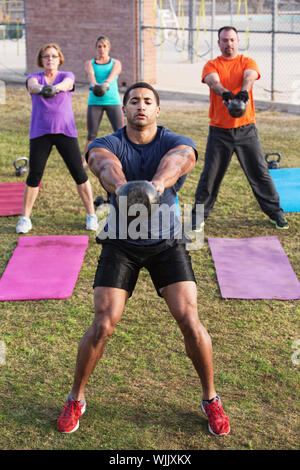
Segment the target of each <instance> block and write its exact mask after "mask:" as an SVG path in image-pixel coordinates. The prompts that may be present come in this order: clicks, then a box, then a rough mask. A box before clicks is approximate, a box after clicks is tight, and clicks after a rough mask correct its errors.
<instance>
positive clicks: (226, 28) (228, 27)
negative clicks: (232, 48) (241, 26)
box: [218, 26, 238, 39]
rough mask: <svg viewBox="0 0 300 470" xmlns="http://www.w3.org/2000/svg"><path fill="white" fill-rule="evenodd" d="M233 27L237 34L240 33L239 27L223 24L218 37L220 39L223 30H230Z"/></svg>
mask: <svg viewBox="0 0 300 470" xmlns="http://www.w3.org/2000/svg"><path fill="white" fill-rule="evenodd" d="M231 29H232V30H233V31H235V32H236V35H238V32H237V29H236V28H235V27H234V26H222V28H220V29H219V31H218V39H220V34H221V32H222V31H230V30H231Z"/></svg>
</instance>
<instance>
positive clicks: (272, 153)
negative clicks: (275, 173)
mask: <svg viewBox="0 0 300 470" xmlns="http://www.w3.org/2000/svg"><path fill="white" fill-rule="evenodd" d="M270 155H277V157H278V158H277V160H268V158H269V156H270ZM265 159H266V162H267V163H270V161H273V162H278V163H279V162H280V160H281V154H280V153H279V152H269V153H266V155H265Z"/></svg>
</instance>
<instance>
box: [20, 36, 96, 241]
mask: <svg viewBox="0 0 300 470" xmlns="http://www.w3.org/2000/svg"><path fill="white" fill-rule="evenodd" d="M63 62H64V56H63V54H62V52H61V49H60V47H59V46H58V45H57V44H46V45H45V46H44V47H42V48H41V49H40V50H39V52H38V55H37V65H38V66H39V67H42V68H43V69H44V71H43V72H38V73H32V74H30V75H28V77H27V79H26V86H27V89H28V91H29V93H30V95H31V99H32V114H31V122H30V132H29V138H30V155H29V173H28V177H27V180H26V185H25V191H24V201H23V212H22V216H21V217H20V220H19V222H18V225H17V228H16V232H17V233H27V232H29V230H31V228H32V224H31V220H30V215H31V211H32V208H33V205H34V203H35V200H36V198H37V195H38V191H39V184H40V182H41V179H42V176H43V173H44V169H45V166H46V163H47V160H48V157H49V155H50V152H51V149H52V147H53V145H55V146H56V148H57V150H58V152H59V153H60V155H61V156H62V158H63V159H64V161H65V164H66V166H67V168H68V170H69V171H70V173H71V175H72V178H73V179H74V181H75V183H76V185H77V190H78V194H79V196H80V198H81V200H82V202H83V204H84V207H85V209H86V212H87V219H86V229H87V230H97V227H98V221H97V216H96V214H95V210H94V203H93V194H92V188H91V184H90V182H89V180H88V177H87V174H86V172H85V169H84V168H83V164H82V158H81V152H80V149H79V144H78V134H77V129H76V126H75V119H74V113H73V109H72V92H73V91H74V86H75V85H74V83H75V79H74V75H73V73H72V72H60V71H59V70H58V68H59V66H60V65H62V64H63Z"/></svg>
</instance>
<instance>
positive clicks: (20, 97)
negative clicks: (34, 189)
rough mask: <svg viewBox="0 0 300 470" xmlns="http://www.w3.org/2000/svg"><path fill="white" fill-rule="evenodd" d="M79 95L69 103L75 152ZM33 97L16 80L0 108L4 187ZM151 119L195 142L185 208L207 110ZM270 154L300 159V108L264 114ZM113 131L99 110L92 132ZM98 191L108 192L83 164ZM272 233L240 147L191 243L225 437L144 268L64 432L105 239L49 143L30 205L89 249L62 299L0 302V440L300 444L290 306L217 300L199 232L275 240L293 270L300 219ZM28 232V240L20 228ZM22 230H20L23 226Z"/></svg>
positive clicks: (3, 249) (47, 223) (47, 229)
mask: <svg viewBox="0 0 300 470" xmlns="http://www.w3.org/2000/svg"><path fill="white" fill-rule="evenodd" d="M86 104H87V93H86V92H82V91H77V92H76V93H75V94H74V98H73V108H74V111H75V115H76V124H77V128H78V133H79V141H80V146H81V148H82V149H83V146H84V142H85V138H86V122H85V121H86V118H85V116H86ZM30 113H31V101H30V97H29V95H28V94H27V93H26V91H25V89H23V88H20V89H18V88H16V89H8V90H7V101H6V104H5V105H1V106H0V132H1V139H0V182H9V181H21V180H24V179H25V176H22V177H21V178H17V177H16V176H15V174H14V168H13V160H14V159H15V158H16V157H18V156H28V128H29V121H30ZM159 123H160V124H163V125H166V126H167V127H169V128H170V129H171V130H173V131H174V132H177V133H181V134H186V135H188V136H190V137H191V138H193V139H194V141H195V142H196V144H197V147H198V150H199V161H198V163H197V165H196V167H195V169H194V170H193V172H192V173H191V174H190V175H189V176H188V178H187V181H186V183H185V185H184V187H183V189H182V190H181V192H180V202H181V203H182V204H185V203H192V202H193V195H194V191H195V189H196V185H197V182H198V179H199V176H200V173H201V170H202V167H203V154H204V149H205V144H206V137H207V132H208V117H207V110H206V109H201V108H200V107H199V108H198V107H195V106H186V107H183V106H178V107H176V108H175V107H173V108H172V107H171V105H169V104H167V105H166V107H164V105H162V112H161V115H160V118H159ZM257 125H258V129H259V134H260V137H261V140H262V144H263V147H264V150H265V152H272V151H277V152H280V153H281V154H282V160H281V162H280V164H281V168H285V167H299V162H300V160H299V158H300V157H299V148H300V134H299V127H300V117H297V116H292V115H286V114H280V113H271V112H258V113H257ZM110 132H111V128H110V125H109V123H108V121H107V119H106V118H105V119H104V121H103V123H102V125H101V129H100V131H99V135H105V134H108V133H110ZM89 176H90V180H91V183H92V186H93V190H94V196H97V195H104V192H103V189H101V188H100V185H99V184H98V183H97V180H96V178H95V177H94V175H93V174H91V172H89ZM287 218H288V220H289V223H290V229H289V230H287V231H278V230H276V229H275V228H274V227H273V226H272V225H271V224H270V223H269V221H268V219H267V217H266V216H265V215H264V214H263V213H262V212H261V210H260V209H259V207H258V204H257V202H256V200H255V199H254V196H253V194H252V191H251V189H250V187H249V185H248V183H247V181H246V178H245V176H244V174H243V172H242V170H241V168H240V165H239V163H238V162H237V159H236V157H235V156H234V158H233V160H232V162H231V164H230V167H229V170H228V172H227V174H226V176H225V179H224V182H223V184H222V187H221V190H220V194H219V197H218V201H217V203H216V205H215V209H214V211H213V213H212V214H211V217H210V218H209V219H208V221H207V223H206V225H205V244H204V246H203V248H202V249H201V250H199V251H192V252H191V256H192V261H193V266H194V270H195V274H196V278H197V283H198V293H199V316H200V319H201V320H202V322H203V324H204V325H205V327H206V328H207V329H208V331H209V333H210V335H211V337H212V340H213V348H214V365H215V382H216V389H217V392H218V393H219V394H220V396H221V397H222V401H223V404H224V409H225V411H226V412H227V414H228V416H229V417H230V421H231V433H230V434H229V435H228V436H226V437H225V438H215V437H213V436H212V435H211V434H210V433H209V432H208V429H207V419H206V418H205V417H204V416H203V415H202V413H201V410H200V401H201V387H200V383H199V379H198V377H197V376H196V373H195V371H194V369H193V367H192V364H191V363H190V361H189V359H188V358H187V357H186V354H185V350H184V345H183V340H182V337H181V333H180V331H179V329H178V327H177V325H176V324H175V322H174V321H173V319H172V317H171V315H170V313H169V311H168V309H167V308H166V305H165V303H164V301H163V300H162V299H160V298H158V297H157V296H156V294H155V291H154V288H153V286H152V283H151V280H150V278H149V275H148V273H147V272H146V271H142V272H141V274H140V278H139V281H138V284H137V287H136V290H135V292H134V295H133V296H132V298H131V299H130V300H129V302H128V304H127V307H126V310H125V312H124V315H123V318H122V320H121V322H120V323H119V325H118V326H117V328H116V330H115V333H114V335H113V337H112V338H111V340H110V341H109V343H108V345H107V348H106V350H105V353H104V356H103V359H102V361H101V363H99V364H98V366H97V368H96V370H95V371H94V374H93V375H92V377H91V378H90V380H89V382H88V386H87V412H86V414H85V415H84V416H83V418H82V419H81V422H80V428H79V430H78V431H77V432H76V433H74V434H71V435H61V434H59V433H58V432H57V431H56V420H57V417H58V416H59V414H60V412H61V410H62V408H63V405H64V400H65V398H66V396H67V394H68V393H69V391H70V387H71V384H72V379H73V371H74V365H75V358H76V353H77V346H78V342H79V340H80V338H81V336H82V335H83V333H84V332H85V330H86V329H87V328H88V327H89V326H90V324H91V321H92V318H93V289H92V283H93V277H94V272H95V269H96V264H97V259H98V256H99V253H100V249H101V248H100V246H99V245H97V244H96V242H95V236H94V234H92V233H91V234H89V233H88V232H86V231H85V211H84V208H83V206H82V204H81V201H80V200H79V198H78V195H77V192H76V188H75V185H74V183H73V180H72V179H71V176H70V175H69V173H68V171H67V170H66V168H65V167H64V163H63V161H62V160H61V158H60V156H59V155H58V153H57V151H56V150H53V151H52V154H51V157H50V159H49V161H48V165H47V168H46V171H45V174H44V178H43V186H42V189H41V192H40V195H39V197H38V199H37V202H36V205H35V207H34V209H33V214H32V223H33V229H32V231H31V232H30V234H28V236H34V235H86V234H87V233H88V234H89V246H88V249H87V252H86V256H85V259H84V262H83V265H82V269H81V271H80V274H79V278H78V281H77V283H76V286H75V289H74V292H73V295H72V296H71V297H70V298H68V299H65V300H40V301H22V302H20V301H19V302H18V301H17V302H16V301H15V302H0V341H1V342H2V344H3V343H4V344H5V347H6V360H5V363H4V364H2V365H0V429H1V431H0V433H1V438H0V448H1V449H7V450H14V449H24V450H29V449H41V450H60V449H64V450H67V449H78V450H82V449H87V450H88V449H90V450H94V449H99V450H112V449H115V450H162V449H168V450H182V449H183V450H232V449H233V450H249V449H252V450H261V449H273V450H284V449H288V450H295V449H298V448H299V411H300V410H299V408H300V407H299V365H297V364H295V361H292V354H293V353H294V352H295V350H294V349H293V344H294V342H295V341H297V340H299V338H300V332H299V313H300V306H299V302H297V301H278V300H251V301H250V300H249V301H248V300H235V299H227V300H224V299H222V298H221V296H220V291H219V286H218V282H217V278H216V272H215V268H214V263H213V260H212V256H211V252H210V249H209V246H208V244H207V237H233V238H246V237H259V236H267V235H277V236H278V237H279V240H280V242H281V244H282V246H283V248H284V250H285V252H286V254H287V256H288V257H289V260H290V262H291V264H292V266H293V268H294V271H295V272H296V274H297V276H298V278H300V250H299V245H300V239H299V233H300V217H299V213H291V214H287ZM17 220H18V217H1V218H0V234H1V238H0V275H2V273H3V272H4V269H5V267H6V265H7V263H8V261H9V259H10V257H11V255H12V253H13V251H14V249H15V247H16V245H17V240H18V237H19V236H18V235H17V234H16V233H15V226H16V224H17ZM22 236H23V235H22ZM25 236H27V235H25Z"/></svg>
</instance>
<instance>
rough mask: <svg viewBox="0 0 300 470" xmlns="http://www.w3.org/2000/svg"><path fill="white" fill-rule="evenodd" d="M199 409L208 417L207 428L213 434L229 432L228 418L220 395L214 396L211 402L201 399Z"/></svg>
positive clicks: (218, 434) (220, 434)
mask: <svg viewBox="0 0 300 470" xmlns="http://www.w3.org/2000/svg"><path fill="white" fill-rule="evenodd" d="M201 409H202V411H203V413H204V414H205V416H207V418H208V429H209V430H210V432H211V433H212V434H213V435H214V436H225V435H226V434H229V432H230V425H229V419H228V418H227V416H226V414H225V413H224V410H223V407H222V403H221V398H220V397H218V396H216V398H214V399H213V401H212V402H208V401H205V400H202V403H201Z"/></svg>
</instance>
